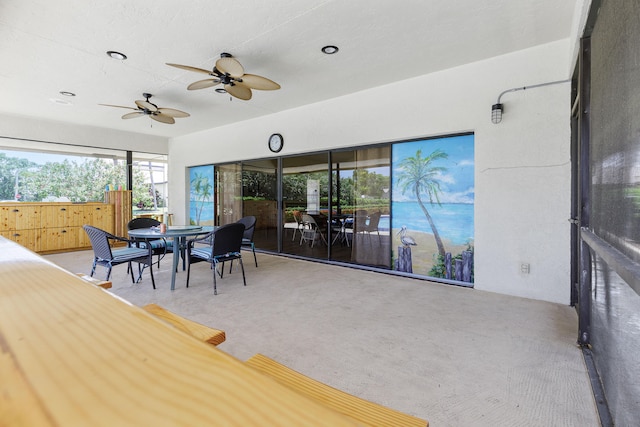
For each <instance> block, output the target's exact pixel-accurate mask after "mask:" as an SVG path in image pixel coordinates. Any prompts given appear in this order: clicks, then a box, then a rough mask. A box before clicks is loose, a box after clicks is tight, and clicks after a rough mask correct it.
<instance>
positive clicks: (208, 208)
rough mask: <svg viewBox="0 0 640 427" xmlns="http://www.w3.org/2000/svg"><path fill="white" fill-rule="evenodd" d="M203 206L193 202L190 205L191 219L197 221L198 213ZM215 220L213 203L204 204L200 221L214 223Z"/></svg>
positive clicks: (200, 203)
mask: <svg viewBox="0 0 640 427" xmlns="http://www.w3.org/2000/svg"><path fill="white" fill-rule="evenodd" d="M200 206H202V202H194V201H191V202H190V203H189V219H190V220H191V221H195V220H196V218H197V213H198V211H199V210H200ZM212 220H213V202H204V206H202V214H201V215H200V221H203V222H204V221H212Z"/></svg>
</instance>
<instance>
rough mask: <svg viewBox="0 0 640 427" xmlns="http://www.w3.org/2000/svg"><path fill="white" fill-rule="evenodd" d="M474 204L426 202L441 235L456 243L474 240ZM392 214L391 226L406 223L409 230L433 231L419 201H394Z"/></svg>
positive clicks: (398, 226)
mask: <svg viewBox="0 0 640 427" xmlns="http://www.w3.org/2000/svg"><path fill="white" fill-rule="evenodd" d="M473 206H474V205H472V204H463V203H443V204H442V205H441V206H438V205H430V204H426V207H427V210H428V211H429V214H430V215H431V218H433V222H434V223H435V226H436V228H437V229H438V233H440V237H442V238H443V239H447V240H449V241H451V243H453V244H455V245H464V244H466V243H468V242H473V238H474V225H473ZM391 215H392V218H391V222H392V224H391V226H392V228H394V229H399V228H401V227H402V226H403V225H406V226H407V229H409V230H418V231H424V232H425V233H432V231H431V227H430V226H429V222H428V221H427V217H425V215H424V213H423V212H422V209H421V208H420V205H419V204H418V202H393V203H392V205H391Z"/></svg>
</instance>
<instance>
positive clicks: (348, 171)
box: [330, 146, 391, 268]
mask: <svg viewBox="0 0 640 427" xmlns="http://www.w3.org/2000/svg"><path fill="white" fill-rule="evenodd" d="M390 174H391V149H390V146H384V147H376V148H365V149H360V150H350V151H339V152H334V153H332V155H331V180H332V184H331V185H332V193H331V194H332V197H331V202H332V206H331V207H332V217H331V241H330V243H331V252H330V254H331V259H332V260H335V261H343V262H353V263H357V264H364V265H371V266H375V267H379V268H390V266H391V252H390V240H389V214H390V200H391V199H390V189H391V180H390Z"/></svg>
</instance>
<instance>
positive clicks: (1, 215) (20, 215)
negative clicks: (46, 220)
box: [0, 205, 40, 231]
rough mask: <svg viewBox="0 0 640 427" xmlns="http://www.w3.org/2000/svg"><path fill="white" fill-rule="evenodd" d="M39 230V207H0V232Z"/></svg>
mask: <svg viewBox="0 0 640 427" xmlns="http://www.w3.org/2000/svg"><path fill="white" fill-rule="evenodd" d="M36 228H40V207H39V206H17V205H13V206H0V230H5V231H6V230H31V229H36Z"/></svg>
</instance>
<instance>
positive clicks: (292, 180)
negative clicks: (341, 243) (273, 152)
mask: <svg viewBox="0 0 640 427" xmlns="http://www.w3.org/2000/svg"><path fill="white" fill-rule="evenodd" d="M328 197H329V154H328V153H319V154H309V155H304V156H293V157H285V158H283V159H282V215H283V218H284V227H283V230H284V232H283V236H282V251H283V252H284V253H288V254H293V255H300V256H304V257H309V258H322V259H327V257H328V245H327V242H328V240H329V235H328V231H329V226H328V225H329V223H328V221H329V217H328V210H329V208H328Z"/></svg>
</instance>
